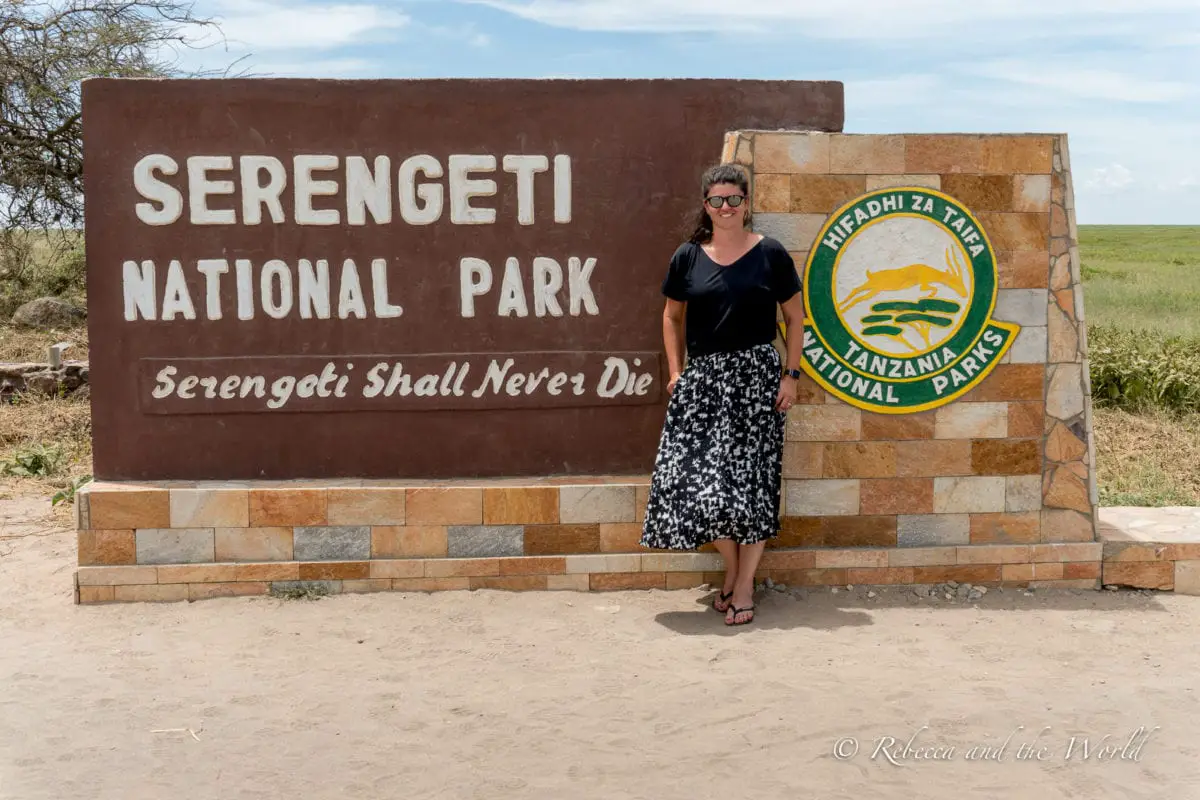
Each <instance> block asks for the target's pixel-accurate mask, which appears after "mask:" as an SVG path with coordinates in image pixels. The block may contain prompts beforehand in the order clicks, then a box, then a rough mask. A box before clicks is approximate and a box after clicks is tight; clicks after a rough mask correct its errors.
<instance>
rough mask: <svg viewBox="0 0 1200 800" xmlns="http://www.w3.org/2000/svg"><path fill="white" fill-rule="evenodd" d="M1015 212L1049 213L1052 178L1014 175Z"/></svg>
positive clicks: (1013, 204)
mask: <svg viewBox="0 0 1200 800" xmlns="http://www.w3.org/2000/svg"><path fill="white" fill-rule="evenodd" d="M1012 206H1013V211H1029V212H1034V211H1049V210H1050V176H1049V175H1014V176H1013V201H1012Z"/></svg>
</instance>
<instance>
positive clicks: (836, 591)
mask: <svg viewBox="0 0 1200 800" xmlns="http://www.w3.org/2000/svg"><path fill="white" fill-rule="evenodd" d="M830 591H831V592H832V593H833V594H837V593H838V587H836V586H833V587H831V588H830Z"/></svg>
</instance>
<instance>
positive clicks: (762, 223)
mask: <svg viewBox="0 0 1200 800" xmlns="http://www.w3.org/2000/svg"><path fill="white" fill-rule="evenodd" d="M823 224H825V215H824V214H800V213H797V214H755V215H754V230H755V231H757V232H758V233H761V234H763V235H764V236H770V237H771V238H773V239H777V240H778V241H779V243H780V244H782V245H783V246H784V249H786V250H788V251H789V252H807V251H808V250H810V249H812V244H813V242H814V241H815V240H816V238H817V234H818V233H820V232H821V226H822V225H823Z"/></svg>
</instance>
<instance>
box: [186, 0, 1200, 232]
mask: <svg viewBox="0 0 1200 800" xmlns="http://www.w3.org/2000/svg"><path fill="white" fill-rule="evenodd" d="M196 12H197V13H198V14H201V15H208V16H212V17H214V18H216V19H217V20H218V21H220V23H221V25H222V28H223V31H224V34H225V37H226V41H225V42H224V43H222V44H220V45H219V46H215V47H210V48H208V49H206V50H203V51H200V52H194V53H188V54H187V55H186V56H185V58H186V62H187V65H188V66H203V67H210V68H211V67H221V66H224V65H226V64H228V63H229V62H230V61H232V60H233V59H235V58H241V57H243V56H246V58H245V60H244V61H242V62H241V63H240V64H239V65H238V66H239V68H240V69H243V70H248V71H250V72H252V73H253V74H255V75H260V76H276V77H320V78H435V77H449V78H454V77H484V78H494V77H510V78H554V77H572V78H673V77H678V78H685V77H686V78H764V79H796V80H838V81H842V82H843V83H844V84H845V86H846V124H845V130H846V131H847V132H852V133H904V132H935V133H950V132H980V133H1004V132H1025V131H1033V132H1051V133H1060V132H1065V133H1067V134H1069V136H1070V143H1071V161H1072V168H1073V173H1074V180H1075V195H1076V206H1077V218H1078V221H1079V222H1080V223H1081V224H1089V223H1108V224H1200V0H973V1H972V2H965V1H964V0H857V2H849V3H834V2H815V1H812V2H810V1H809V0H379V1H378V2H370V0H348V2H309V1H303V2H302V1H301V0H198V1H197V3H196ZM714 146H715V145H714Z"/></svg>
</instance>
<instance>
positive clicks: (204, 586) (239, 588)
mask: <svg viewBox="0 0 1200 800" xmlns="http://www.w3.org/2000/svg"><path fill="white" fill-rule="evenodd" d="M270 588H271V587H270V584H268V583H266V582H264V581H237V582H234V583H189V584H188V600H212V599H213V598H217V597H253V596H255V595H264V594H267V592H269V591H270ZM342 591H346V589H345V587H343V589H342Z"/></svg>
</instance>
